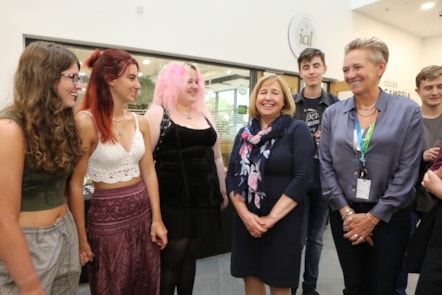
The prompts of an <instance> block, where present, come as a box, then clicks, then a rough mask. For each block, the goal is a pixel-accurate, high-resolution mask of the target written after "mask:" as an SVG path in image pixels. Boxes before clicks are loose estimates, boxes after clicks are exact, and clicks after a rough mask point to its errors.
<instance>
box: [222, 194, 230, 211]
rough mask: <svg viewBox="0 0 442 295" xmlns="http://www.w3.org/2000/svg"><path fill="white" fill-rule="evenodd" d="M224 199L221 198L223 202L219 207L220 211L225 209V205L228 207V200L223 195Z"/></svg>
mask: <svg viewBox="0 0 442 295" xmlns="http://www.w3.org/2000/svg"><path fill="white" fill-rule="evenodd" d="M224 196H225V197H224V198H223V202H222V203H221V205H220V210H221V211H223V210H224V209H226V208H227V205H229V199H228V198H227V196H226V195H225V194H224Z"/></svg>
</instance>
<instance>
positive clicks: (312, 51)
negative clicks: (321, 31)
mask: <svg viewBox="0 0 442 295" xmlns="http://www.w3.org/2000/svg"><path fill="white" fill-rule="evenodd" d="M316 56H319V57H320V58H321V60H322V63H323V64H324V65H325V54H324V52H322V51H321V50H319V49H317V48H311V47H309V48H306V49H304V50H303V51H302V52H301V54H299V57H298V69H301V63H302V62H303V61H311V60H312V59H313V58H314V57H316Z"/></svg>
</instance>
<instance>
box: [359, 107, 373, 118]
mask: <svg viewBox="0 0 442 295" xmlns="http://www.w3.org/2000/svg"><path fill="white" fill-rule="evenodd" d="M361 110H363V109H361ZM376 111H377V109H376V108H374V109H373V111H371V112H370V113H369V114H366V115H364V114H361V113H360V112H359V109H356V112H357V113H358V115H359V116H361V117H371V116H373V115H374V113H376Z"/></svg>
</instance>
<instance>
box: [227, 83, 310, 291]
mask: <svg viewBox="0 0 442 295" xmlns="http://www.w3.org/2000/svg"><path fill="white" fill-rule="evenodd" d="M294 111H295V105H294V101H293V98H292V95H291V93H290V90H289V88H288V86H287V84H286V82H285V81H284V80H283V79H282V78H281V77H279V76H277V75H270V76H265V77H263V78H262V79H261V80H259V81H258V83H257V85H256V86H255V88H254V90H253V92H252V94H251V97H250V109H249V115H250V118H251V122H250V124H249V125H248V126H246V127H244V128H242V129H241V130H239V132H238V134H237V136H236V138H235V143H234V146H233V149H232V154H231V157H230V163H229V168H228V172H227V179H226V184H227V192H228V194H229V196H230V199H231V200H232V203H233V205H234V207H235V209H236V213H237V214H236V215H235V222H234V234H233V244H232V255H231V273H232V276H234V277H239V278H243V279H244V284H245V290H246V294H253V295H256V294H266V293H265V292H266V291H265V285H269V286H270V291H271V294H273V295H275V294H286V295H290V294H291V288H297V287H298V281H299V271H300V260H301V253H302V241H301V231H302V220H303V199H304V197H305V196H306V192H307V188H308V185H309V182H310V179H311V177H312V167H313V156H314V144H313V139H312V136H311V135H310V132H309V130H308V128H307V125H306V124H305V123H304V122H303V121H299V120H294V119H293V118H292V115H293V113H294Z"/></svg>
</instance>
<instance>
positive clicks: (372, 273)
mask: <svg viewBox="0 0 442 295" xmlns="http://www.w3.org/2000/svg"><path fill="white" fill-rule="evenodd" d="M351 207H352V208H353V209H354V210H355V212H356V213H365V212H368V211H370V209H371V208H372V207H373V204H353V205H352V206H351ZM330 225H331V229H332V234H333V240H334V242H335V246H336V250H337V252H338V257H339V262H340V264H341V268H342V272H343V276H344V284H345V288H344V291H343V294H345V295H353V294H355V295H392V294H395V289H396V280H397V277H398V274H399V271H400V269H401V265H402V260H403V258H404V253H405V249H406V246H407V241H408V236H409V232H410V211H409V210H401V211H399V212H397V213H396V214H394V215H393V216H392V217H391V220H390V222H389V223H385V222H379V224H378V225H377V226H376V227H375V229H374V230H373V236H372V238H373V242H374V245H373V246H370V245H369V244H368V243H362V244H359V245H357V246H353V245H352V244H351V242H350V241H349V240H347V239H346V238H344V237H343V235H344V234H345V232H344V231H343V228H342V219H341V216H340V214H339V211H335V212H333V213H331V214H330Z"/></svg>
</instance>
